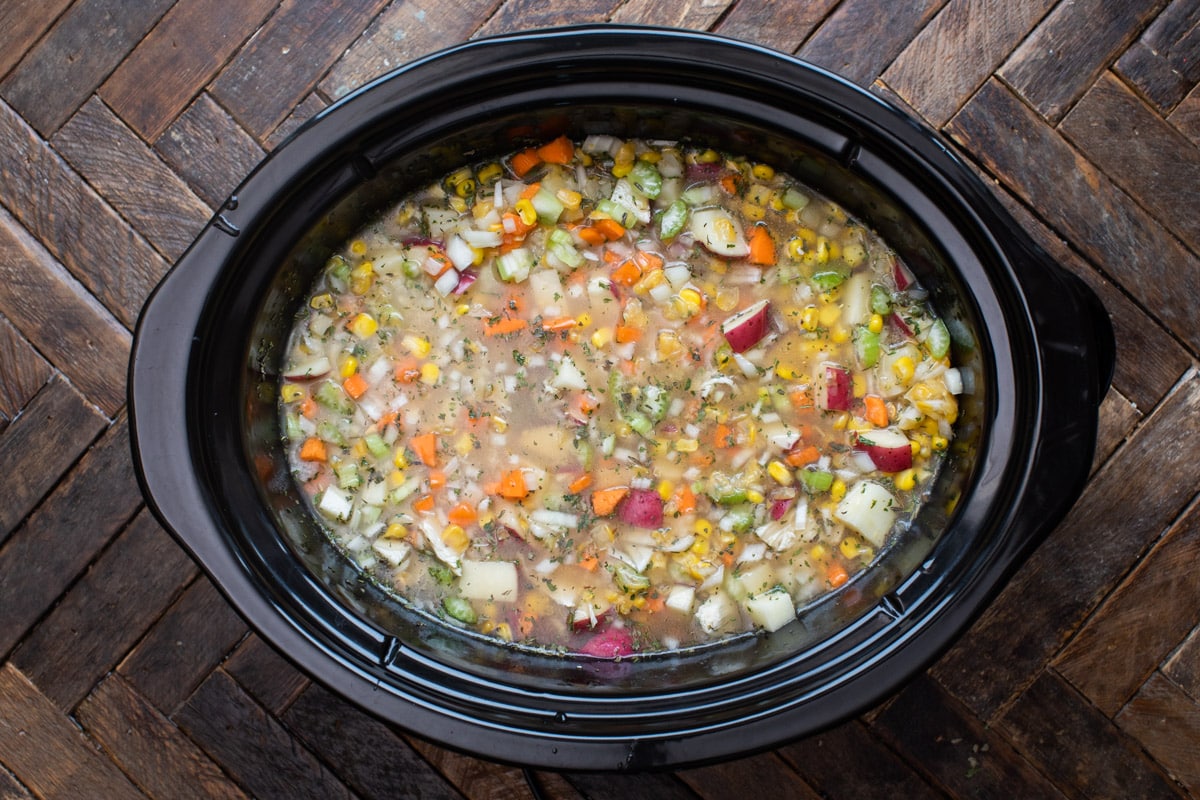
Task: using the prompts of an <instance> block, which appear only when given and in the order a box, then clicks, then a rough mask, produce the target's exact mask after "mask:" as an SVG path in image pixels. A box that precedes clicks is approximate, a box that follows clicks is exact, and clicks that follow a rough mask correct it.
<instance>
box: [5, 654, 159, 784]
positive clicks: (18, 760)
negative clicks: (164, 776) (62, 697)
mask: <svg viewBox="0 0 1200 800" xmlns="http://www.w3.org/2000/svg"><path fill="white" fill-rule="evenodd" d="M0 762H3V763H4V764H5V765H6V766H7V767H8V768H9V769H11V770H12V771H13V772H14V773H16V775H17V777H18V778H19V779H20V780H21V782H22V783H24V784H25V785H26V786H28V787H29V788H30V789H32V790H33V791H34V792H36V793H37V795H38V796H39V797H43V798H49V799H50V800H59V799H60V798H61V800H68V798H77V799H78V800H89V799H90V798H99V797H103V798H105V800H145V795H143V794H142V793H141V792H139V791H138V790H137V789H136V788H135V787H134V785H133V784H132V783H130V782H129V779H128V778H126V777H125V776H124V775H123V774H122V773H121V770H119V769H118V768H117V766H116V765H115V764H113V762H112V761H110V760H109V759H107V758H105V757H104V756H103V755H101V754H100V753H99V752H97V750H96V748H95V747H94V746H92V744H91V743H90V742H88V741H87V739H86V738H85V737H84V736H83V734H82V733H80V731H79V728H77V727H76V726H75V725H74V724H72V722H71V721H70V720H69V719H67V718H66V717H64V716H63V715H62V714H61V713H60V712H59V710H58V709H57V708H55V706H54V704H53V703H51V702H50V701H49V700H47V699H46V697H45V696H44V695H42V693H41V692H39V691H38V689H37V687H36V686H34V685H33V684H32V683H31V682H30V681H29V679H28V678H26V677H25V676H24V675H22V674H21V673H20V672H19V671H18V670H17V669H16V667H14V666H12V665H11V664H5V665H4V666H2V667H0Z"/></svg>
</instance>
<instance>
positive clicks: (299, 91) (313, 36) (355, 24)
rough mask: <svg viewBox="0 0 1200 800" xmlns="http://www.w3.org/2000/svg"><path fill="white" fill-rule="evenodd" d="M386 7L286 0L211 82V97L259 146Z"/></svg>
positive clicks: (367, 1)
mask: <svg viewBox="0 0 1200 800" xmlns="http://www.w3.org/2000/svg"><path fill="white" fill-rule="evenodd" d="M385 2H386V0H361V1H360V2H354V0H337V2H334V1H333V0H330V2H324V3H306V2H303V1H302V0H284V2H283V3H282V5H280V7H279V10H278V11H276V12H275V14H274V15H272V16H271V18H270V19H269V20H267V23H266V24H265V25H263V27H262V29H261V30H259V32H258V33H257V34H256V35H255V36H254V37H253V38H252V39H251V40H250V41H249V42H248V43H247V44H246V46H245V47H243V48H242V50H241V52H239V53H238V55H237V56H236V57H235V58H234V59H233V61H232V62H231V63H230V64H229V65H228V66H227V67H226V68H225V69H223V70H222V71H221V74H220V75H218V76H217V79H216V80H215V81H213V83H212V88H211V89H210V91H211V92H212V95H213V97H215V98H216V100H217V102H219V103H220V104H221V105H222V106H224V107H225V108H226V109H228V110H229V112H230V113H231V114H233V116H234V117H235V118H236V119H237V120H238V121H239V122H240V123H241V124H242V125H243V126H245V128H246V129H247V130H249V131H250V133H251V134H253V135H254V137H255V138H257V139H258V140H259V141H262V140H263V139H264V138H265V137H266V135H267V134H268V133H270V132H271V131H272V130H273V129H274V128H275V126H276V125H278V124H279V123H280V122H282V121H283V120H284V118H286V117H287V115H288V114H289V113H290V112H291V110H292V108H293V106H295V105H296V104H297V103H299V102H300V101H301V100H302V99H303V98H304V97H305V95H307V94H308V93H309V92H310V91H311V90H312V89H313V87H315V86H316V85H317V81H319V80H320V79H321V76H322V75H324V74H325V71H326V70H327V69H329V67H330V66H332V65H333V63H334V62H336V61H337V59H338V58H339V57H340V56H341V54H342V53H343V52H344V51H345V50H346V48H347V47H349V46H350V44H351V42H353V41H354V40H355V39H357V38H358V35H359V34H360V33H362V31H363V29H365V28H366V27H367V24H368V23H370V21H371V19H372V18H373V17H374V16H375V14H376V13H377V12H378V11H379V9H380V8H382V7H383V6H384V4H385Z"/></svg>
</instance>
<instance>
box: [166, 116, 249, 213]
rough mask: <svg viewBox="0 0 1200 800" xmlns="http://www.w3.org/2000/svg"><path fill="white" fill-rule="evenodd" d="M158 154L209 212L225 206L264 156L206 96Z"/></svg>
mask: <svg viewBox="0 0 1200 800" xmlns="http://www.w3.org/2000/svg"><path fill="white" fill-rule="evenodd" d="M154 150H155V152H157V153H158V154H159V155H160V156H162V159H163V161H165V162H166V163H167V165H168V166H170V167H171V169H173V170H174V171H175V172H177V173H178V174H179V176H180V177H181V178H183V180H184V181H186V182H187V184H188V186H189V187H191V189H192V191H194V192H195V193H196V194H197V195H199V196H200V199H201V200H203V201H204V202H205V203H207V204H208V206H209V207H210V208H218V207H219V206H220V205H221V204H222V203H224V202H225V199H226V198H227V197H229V195H230V194H232V193H233V190H234V189H235V188H236V187H237V185H238V183H240V182H241V181H242V180H243V179H244V178H245V177H246V176H247V175H249V174H250V172H251V170H253V169H254V167H255V166H257V165H258V162H259V161H261V160H262V158H263V156H264V155H265V153H264V152H263V149H262V148H261V147H260V146H259V145H258V142H256V141H254V139H253V138H252V137H251V136H250V134H248V133H246V131H245V130H244V129H243V128H242V127H241V126H240V125H238V124H237V122H235V121H234V119H233V117H231V116H229V114H228V113H226V112H225V109H223V108H221V107H220V106H218V105H217V104H216V102H215V101H214V100H213V99H212V98H211V97H210V96H209V95H207V94H202V95H200V96H199V97H198V98H196V102H194V103H192V105H191V106H190V107H189V108H188V109H187V110H186V111H184V112H183V114H181V115H180V116H179V118H178V119H177V120H175V123H174V124H173V125H171V127H170V128H168V129H167V130H166V132H165V133H164V134H163V135H162V136H161V137H159V139H158V141H157V142H155V144H154Z"/></svg>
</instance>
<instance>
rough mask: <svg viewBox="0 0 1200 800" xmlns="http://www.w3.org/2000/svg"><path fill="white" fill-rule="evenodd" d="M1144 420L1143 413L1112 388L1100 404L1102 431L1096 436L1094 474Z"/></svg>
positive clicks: (1093, 460) (1093, 462) (1093, 461)
mask: <svg viewBox="0 0 1200 800" xmlns="http://www.w3.org/2000/svg"><path fill="white" fill-rule="evenodd" d="M1141 419H1142V412H1141V411H1139V410H1138V407H1137V406H1135V405H1134V404H1133V403H1131V402H1129V400H1127V399H1126V398H1125V397H1124V396H1123V395H1122V394H1121V393H1120V392H1119V391H1117V390H1116V389H1113V388H1110V389H1109V390H1108V394H1107V395H1105V397H1104V402H1102V403H1101V404H1100V429H1099V431H1098V433H1097V436H1096V455H1095V458H1093V459H1092V472H1095V471H1096V470H1098V469H1099V468H1100V467H1101V465H1103V464H1104V462H1105V461H1107V460H1108V458H1109V456H1111V455H1112V454H1113V453H1114V452H1115V451H1116V449H1117V448H1118V447H1120V446H1121V443H1122V442H1124V441H1125V439H1126V438H1127V437H1128V436H1129V434H1130V433H1131V432H1132V431H1133V429H1134V428H1135V427H1137V424H1138V423H1139V422H1140V421H1141Z"/></svg>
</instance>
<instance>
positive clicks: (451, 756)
mask: <svg viewBox="0 0 1200 800" xmlns="http://www.w3.org/2000/svg"><path fill="white" fill-rule="evenodd" d="M401 736H402V738H403V739H404V740H405V741H406V742H408V744H409V746H410V747H412V749H413V750H415V751H417V752H418V753H420V754H421V756H422V757H423V758H424V759H425V760H426V761H427V762H429V763H430V764H431V765H433V767H434V768H435V769H436V770H437V771H438V772H439V773H441V775H442V777H444V778H445V779H446V780H447V781H449V782H450V783H451V784H453V785H454V787H455V788H456V789H458V791H460V792H462V794H463V795H464V796H466V797H472V798H474V797H528V796H530V793H531V789H530V787H529V784H528V783H526V779H525V775H524V774H523V772H522V770H520V769H518V768H517V767H510V766H506V765H504V764H499V763H496V762H494V761H485V760H484V759H481V758H475V757H474V756H469V755H466V754H464V753H459V752H456V751H454V750H447V749H446V748H444V747H439V746H438V745H435V744H433V743H431V742H429V741H426V740H425V739H422V738H420V737H418V736H413V735H411V734H401ZM529 774H530V775H532V776H533V779H534V781H536V783H537V786H538V789H539V791H541V792H542V793H543V794H544V795H546V796H548V797H552V798H556V800H557V799H558V798H562V799H563V800H566V798H578V797H580V794H579V793H578V792H577V791H576V790H575V789H574V787H572V786H571V785H570V784H569V783H568V782H567V780H565V779H567V778H570V777H571V775H570V774H561V775H560V774H558V773H549V772H532V771H531V772H530V773H529ZM585 796H587V797H589V798H594V800H599V798H600V797H605V796H608V795H607V794H601V795H585Z"/></svg>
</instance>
